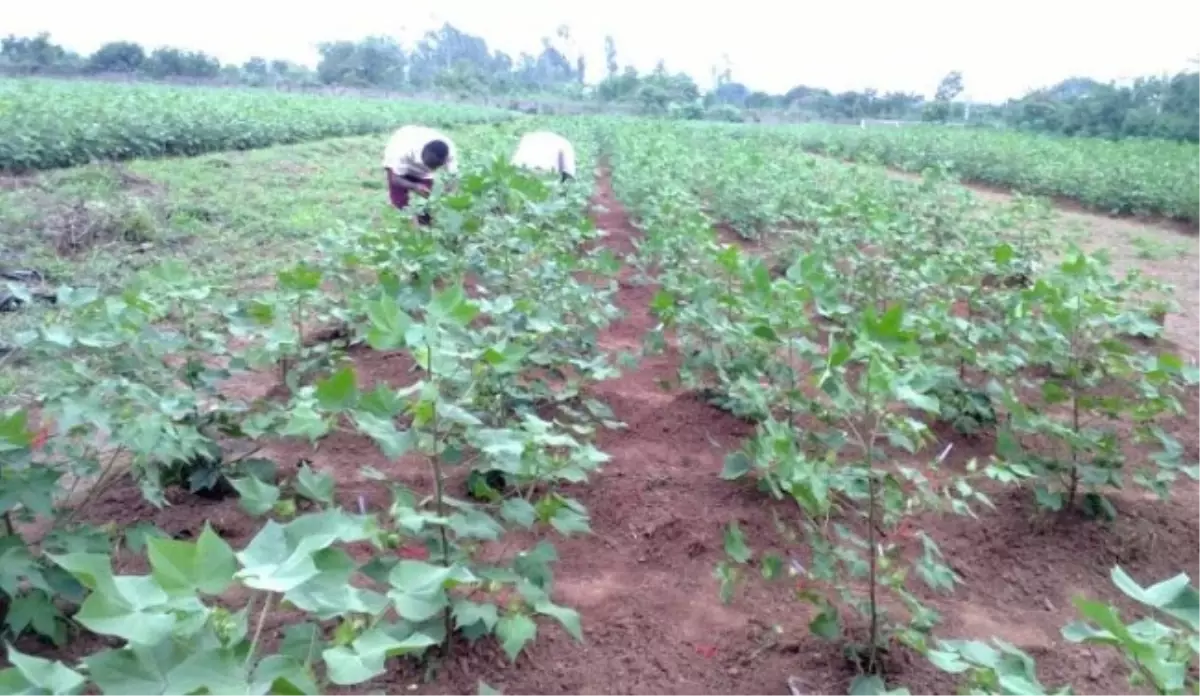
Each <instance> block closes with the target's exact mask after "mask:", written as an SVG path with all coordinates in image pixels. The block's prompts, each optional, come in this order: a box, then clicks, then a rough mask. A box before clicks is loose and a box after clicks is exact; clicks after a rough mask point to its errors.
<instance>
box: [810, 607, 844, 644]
mask: <svg viewBox="0 0 1200 696" xmlns="http://www.w3.org/2000/svg"><path fill="white" fill-rule="evenodd" d="M808 630H809V632H810V633H812V634H813V635H814V636H817V637H819V638H824V639H825V640H837V638H838V637H839V636H841V635H842V624H841V622H840V621H839V620H838V613H837V609H836V608H834V607H832V606H825V607H823V608H822V609H821V612H820V613H819V614H817V615H816V616H815V617H813V620H812V621H810V622H808Z"/></svg>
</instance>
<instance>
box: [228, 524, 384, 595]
mask: <svg viewBox="0 0 1200 696" xmlns="http://www.w3.org/2000/svg"><path fill="white" fill-rule="evenodd" d="M374 524H375V523H374V522H373V521H372V520H370V518H358V517H351V516H349V515H347V514H346V513H345V512H343V511H342V510H340V509H338V508H331V509H328V510H323V511H322V512H319V513H315V514H309V515H304V516H303V517H298V518H296V519H295V520H292V521H291V522H289V523H288V524H287V525H280V524H279V523H278V522H276V521H275V520H267V523H266V524H265V525H264V526H263V528H262V529H261V530H259V532H258V534H257V535H255V537H254V538H253V539H252V540H251V541H250V544H249V545H248V546H246V548H245V549H244V550H242V551H240V552H239V553H238V554H237V558H238V560H239V561H241V563H242V570H241V571H240V572H239V573H238V577H240V578H242V583H243V584H244V585H246V586H247V587H251V588H254V589H259V590H265V591H268V592H287V591H289V590H291V589H293V588H296V587H299V586H300V585H301V584H303V583H305V582H307V581H308V580H310V579H312V578H313V577H316V576H317V575H318V574H319V573H321V572H322V568H320V567H318V565H317V561H318V557H317V556H316V554H317V552H319V551H321V550H323V549H326V548H328V547H330V546H332V545H333V544H335V543H337V542H345V543H353V542H356V541H362V540H364V539H367V538H370V536H371V535H372V534H373V533H374Z"/></svg>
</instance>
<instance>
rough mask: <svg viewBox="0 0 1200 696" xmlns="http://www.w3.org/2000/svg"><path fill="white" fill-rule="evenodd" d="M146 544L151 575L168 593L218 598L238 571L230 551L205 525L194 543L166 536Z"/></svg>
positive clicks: (227, 545) (152, 538)
mask: <svg viewBox="0 0 1200 696" xmlns="http://www.w3.org/2000/svg"><path fill="white" fill-rule="evenodd" d="M146 543H147V546H148V547H149V557H150V567H151V575H152V577H153V578H154V579H155V581H157V582H158V584H159V586H160V587H162V588H163V589H164V590H166V591H167V592H170V593H175V594H188V595H190V594H192V593H194V592H201V593H203V594H207V595H219V594H221V593H222V592H224V591H225V588H227V587H229V584H230V583H232V582H233V575H234V573H236V572H237V559H236V558H235V557H234V555H233V549H232V548H230V547H229V544H227V543H225V540H224V539H222V538H221V537H220V536H218V535H217V533H216V532H214V531H213V529H212V526H210V525H209V524H208V523H207V522H205V523H204V530H203V531H201V532H200V537H199V538H198V539H197V540H196V543H194V544H192V543H189V542H186V541H176V540H175V539H170V538H167V537H151V538H150V539H149V540H148V541H147V542H146Z"/></svg>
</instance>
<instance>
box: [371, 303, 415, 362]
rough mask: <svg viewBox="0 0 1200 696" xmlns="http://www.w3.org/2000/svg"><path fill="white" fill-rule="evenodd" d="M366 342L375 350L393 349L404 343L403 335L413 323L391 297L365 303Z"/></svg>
mask: <svg viewBox="0 0 1200 696" xmlns="http://www.w3.org/2000/svg"><path fill="white" fill-rule="evenodd" d="M367 319H368V321H369V322H370V325H369V328H368V329H367V344H368V345H370V346H371V347H372V348H374V349H375V350H395V349H397V348H400V347H401V346H404V345H405V341H404V337H405V334H407V333H408V329H409V328H410V327H411V326H412V325H413V320H412V317H410V316H408V315H407V314H405V313H404V310H402V309H401V308H400V305H399V303H397V302H396V300H395V299H394V298H392V297H388V296H384V297H381V298H379V299H378V300H375V301H373V302H368V303H367Z"/></svg>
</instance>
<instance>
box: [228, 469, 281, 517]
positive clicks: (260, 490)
mask: <svg viewBox="0 0 1200 696" xmlns="http://www.w3.org/2000/svg"><path fill="white" fill-rule="evenodd" d="M229 483H230V485H232V486H233V487H234V489H235V490H236V491H237V492H238V502H239V503H240V504H241V506H242V509H244V510H245V511H246V512H248V513H250V514H251V515H254V516H256V517H257V516H258V515H265V514H266V513H267V512H268V511H270V510H271V508H273V507H275V503H277V502H279V488H278V487H277V486H272V485H271V484H269V483H264V482H262V481H260V480H258V479H257V478H255V477H253V476H239V477H233V478H230V479H229Z"/></svg>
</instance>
